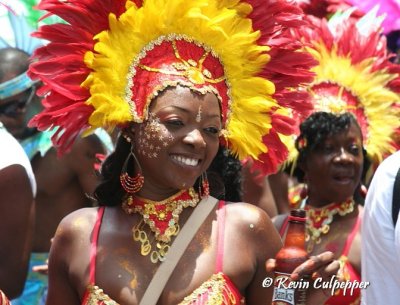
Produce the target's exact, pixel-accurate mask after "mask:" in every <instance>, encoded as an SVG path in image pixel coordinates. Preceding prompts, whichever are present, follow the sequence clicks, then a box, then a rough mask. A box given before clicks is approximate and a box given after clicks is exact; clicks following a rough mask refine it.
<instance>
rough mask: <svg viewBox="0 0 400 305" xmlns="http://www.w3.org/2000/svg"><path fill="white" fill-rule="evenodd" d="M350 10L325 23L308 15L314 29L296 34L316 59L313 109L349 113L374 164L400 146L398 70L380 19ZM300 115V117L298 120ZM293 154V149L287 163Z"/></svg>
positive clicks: (312, 84)
mask: <svg viewBox="0 0 400 305" xmlns="http://www.w3.org/2000/svg"><path fill="white" fill-rule="evenodd" d="M351 13H352V10H348V11H346V12H345V13H342V14H336V15H334V16H333V17H332V18H330V20H329V21H326V20H325V19H317V18H313V17H310V22H312V24H313V26H312V27H308V28H302V29H301V30H299V31H297V35H298V37H301V38H302V39H303V41H304V42H305V43H306V44H308V45H309V47H307V48H306V49H307V51H308V52H309V53H310V54H312V56H313V57H314V58H315V59H316V60H317V61H318V65H316V66H315V67H314V68H313V69H312V70H313V71H314V72H315V74H316V77H315V80H314V81H313V82H312V83H311V84H310V86H309V87H308V88H307V90H308V91H309V92H310V94H311V96H312V102H313V107H314V110H313V111H328V112H334V113H341V112H345V111H349V112H352V113H353V114H354V115H355V116H356V118H357V121H358V122H359V124H360V126H361V129H362V133H363V137H364V146H365V147H366V150H367V153H368V155H369V157H370V158H371V160H372V161H373V162H374V163H378V162H380V161H381V160H382V159H383V158H384V157H385V156H386V155H387V154H390V153H392V152H394V151H396V150H397V149H398V148H399V144H400V143H399V142H398V139H399V138H398V135H399V130H400V107H399V105H400V104H399V101H400V77H399V76H400V74H399V73H400V66H399V65H397V64H394V63H392V62H391V61H390V59H391V55H390V54H389V53H388V51H387V46H386V39H385V37H384V36H383V35H382V33H381V28H380V24H381V22H382V18H379V17H377V16H376V12H375V11H371V12H370V13H368V14H367V15H365V16H364V17H362V18H361V19H359V20H356V19H354V18H350V15H351ZM303 119H304V117H300V118H299V121H302V120H303ZM296 155H297V153H296V152H295V149H294V148H293V153H291V160H293V159H295V158H296Z"/></svg>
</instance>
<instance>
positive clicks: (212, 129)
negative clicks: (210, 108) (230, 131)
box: [205, 127, 219, 135]
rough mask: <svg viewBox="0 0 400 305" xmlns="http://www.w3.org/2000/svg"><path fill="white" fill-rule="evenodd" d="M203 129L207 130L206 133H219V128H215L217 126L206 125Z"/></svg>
mask: <svg viewBox="0 0 400 305" xmlns="http://www.w3.org/2000/svg"><path fill="white" fill-rule="evenodd" d="M205 131H207V132H208V133H211V134H213V135H214V134H219V129H218V128H217V127H208V128H205Z"/></svg>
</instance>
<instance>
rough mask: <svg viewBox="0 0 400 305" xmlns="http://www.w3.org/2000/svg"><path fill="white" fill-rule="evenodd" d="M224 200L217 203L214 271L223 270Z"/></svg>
mask: <svg viewBox="0 0 400 305" xmlns="http://www.w3.org/2000/svg"><path fill="white" fill-rule="evenodd" d="M225 213H226V209H225V201H223V200H221V201H220V202H219V204H218V215H217V223H218V235H217V258H216V266H215V271H216V273H219V272H223V269H224V241H225Z"/></svg>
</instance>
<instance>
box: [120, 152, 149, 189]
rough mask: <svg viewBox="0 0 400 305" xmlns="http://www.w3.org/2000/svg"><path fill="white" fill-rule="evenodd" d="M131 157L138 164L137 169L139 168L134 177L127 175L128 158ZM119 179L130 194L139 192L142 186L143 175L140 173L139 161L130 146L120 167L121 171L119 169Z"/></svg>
mask: <svg viewBox="0 0 400 305" xmlns="http://www.w3.org/2000/svg"><path fill="white" fill-rule="evenodd" d="M131 157H133V159H134V160H135V162H136V164H137V165H138V170H139V172H138V173H137V174H136V175H135V176H134V177H131V176H129V174H128V171H127V167H128V163H129V159H130V158H131ZM119 180H120V182H121V186H122V187H123V188H124V190H125V191H126V192H127V193H128V194H130V195H132V194H134V193H137V192H139V191H140V190H141V188H142V187H143V184H144V176H143V175H142V168H141V167H140V164H139V161H138V159H137V158H136V156H135V154H134V153H133V151H132V147H131V151H130V153H129V155H128V157H127V158H126V160H125V162H124V165H123V167H122V171H121V175H120V176H119Z"/></svg>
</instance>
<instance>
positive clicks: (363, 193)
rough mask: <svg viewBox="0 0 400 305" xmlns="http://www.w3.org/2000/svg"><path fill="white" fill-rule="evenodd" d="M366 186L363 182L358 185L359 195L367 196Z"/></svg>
mask: <svg viewBox="0 0 400 305" xmlns="http://www.w3.org/2000/svg"><path fill="white" fill-rule="evenodd" d="M367 191H368V189H367V187H366V186H365V185H364V184H361V185H360V195H361V196H362V198H365V197H367Z"/></svg>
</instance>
